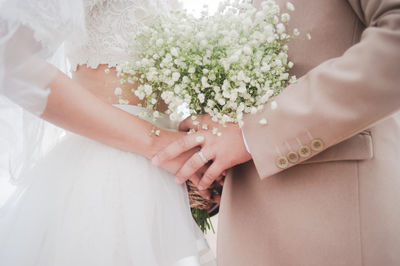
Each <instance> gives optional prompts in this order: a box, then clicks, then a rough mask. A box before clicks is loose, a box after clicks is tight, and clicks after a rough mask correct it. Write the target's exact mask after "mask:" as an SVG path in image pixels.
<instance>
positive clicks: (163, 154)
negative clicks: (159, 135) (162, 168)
mask: <svg viewBox="0 0 400 266" xmlns="http://www.w3.org/2000/svg"><path fill="white" fill-rule="evenodd" d="M204 140H205V139H204V136H203V135H200V134H192V135H187V136H185V137H183V138H180V139H178V140H177V141H175V142H173V143H171V144H170V145H168V146H167V147H166V148H165V149H164V150H162V151H160V152H159V153H158V154H157V155H156V156H154V157H153V159H152V160H151V162H152V163H153V164H154V165H157V166H159V165H162V164H163V163H164V162H166V161H169V160H172V159H174V158H176V157H178V156H179V155H180V154H182V153H184V152H185V151H188V150H191V149H192V148H194V147H196V146H200V145H202V144H203V143H204Z"/></svg>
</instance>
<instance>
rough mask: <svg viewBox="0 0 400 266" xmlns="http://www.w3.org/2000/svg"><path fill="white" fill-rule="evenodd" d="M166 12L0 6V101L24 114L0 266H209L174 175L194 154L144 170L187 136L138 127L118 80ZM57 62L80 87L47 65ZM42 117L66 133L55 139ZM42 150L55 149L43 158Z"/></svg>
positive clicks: (162, 123) (122, 5) (168, 128)
mask: <svg viewBox="0 0 400 266" xmlns="http://www.w3.org/2000/svg"><path fill="white" fill-rule="evenodd" d="M169 8H170V6H169V3H168V2H167V1H166V0H164V1H163V0H147V1H146V0H124V1H123V0H84V1H82V2H81V1H78V0H72V1H71V0H69V1H63V0H40V1H30V0H11V1H2V3H0V94H1V95H2V96H1V98H2V99H1V100H2V103H4V102H5V101H9V100H11V101H13V102H14V103H16V104H18V105H19V106H21V107H22V108H24V109H25V111H23V113H22V117H23V120H22V121H23V122H24V123H23V128H24V132H23V137H22V140H20V141H18V142H17V143H16V145H14V148H17V147H19V149H18V150H20V151H22V152H20V153H19V154H18V155H20V156H14V157H13V158H14V160H12V161H11V164H12V166H15V165H17V167H13V169H17V170H18V171H17V170H15V171H13V175H14V180H16V182H17V191H16V193H15V194H14V195H13V196H12V197H11V198H10V199H9V200H8V202H7V203H6V204H5V206H4V207H2V209H0V264H1V265H5V266H34V265H40V266H71V265H74V266H91V265H96V266H102V265H104V266H125V265H126V266H128V265H129V266H172V265H185V266H186V265H187V266H195V265H205V264H201V263H200V254H203V253H204V252H205V250H206V249H207V245H206V244H205V242H204V239H203V237H202V235H201V232H200V231H199V229H198V228H197V227H196V225H195V223H194V222H193V219H192V217H191V212H190V208H189V203H188V198H187V192H186V190H185V188H184V187H182V186H179V185H176V184H175V183H174V181H173V178H172V175H171V174H170V173H175V172H176V171H177V170H178V169H179V168H180V166H181V165H182V164H183V162H184V161H185V160H186V159H187V158H189V157H190V156H191V155H192V153H193V152H194V151H192V152H188V153H187V154H185V155H183V156H181V157H180V158H178V159H177V160H175V161H173V162H171V163H170V164H169V165H166V166H165V169H164V170H163V169H159V168H156V167H155V166H153V165H152V164H151V163H150V162H149V160H148V158H151V157H152V156H153V155H154V154H155V153H156V152H157V151H159V150H160V149H162V148H163V147H165V146H166V145H168V144H169V143H171V142H172V141H175V140H177V139H178V138H180V137H182V134H184V133H179V132H176V131H175V130H174V129H175V128H176V127H175V125H174V124H173V123H172V122H171V121H170V120H169V119H168V117H167V116H164V117H162V118H161V119H159V120H157V122H156V124H153V123H152V122H151V121H145V120H142V119H140V118H138V117H137V115H138V114H139V113H140V112H142V111H143V109H144V108H142V107H140V103H141V102H140V101H139V99H137V98H135V97H134V96H133V94H129V93H127V94H126V95H122V97H123V98H124V100H127V101H128V102H124V103H129V104H124V105H121V104H120V97H121V96H120V95H119V92H120V89H119V87H120V86H121V85H120V84H119V81H118V79H117V77H116V73H115V66H117V65H118V64H121V63H124V62H125V61H126V60H127V59H128V58H129V59H130V60H132V59H134V58H131V57H130V55H128V54H127V53H126V52H125V47H126V44H127V42H128V41H129V38H130V37H131V33H132V31H134V30H135V29H136V27H137V26H138V25H139V24H140V23H148V22H150V21H151V14H153V13H155V12H158V13H159V12H164V11H166V10H168V9H169ZM63 47H64V49H63ZM64 50H65V53H64V52H63V51H64ZM60 51H61V52H60ZM60 54H61V55H66V57H67V58H68V61H69V62H70V64H71V70H72V78H70V77H68V76H67V75H66V74H64V73H63V72H61V71H60V70H58V69H57V68H55V67H54V66H53V65H51V64H49V63H48V59H49V58H54V57H55V56H59V55H60ZM46 60H47V61H46ZM134 87H135V85H134V84H131V86H130V87H124V90H122V91H127V90H125V89H133V88H134ZM115 92H117V93H115ZM7 105H8V106H13V108H14V109H16V110H17V108H16V107H15V106H14V104H11V103H9V102H7ZM160 109H161V111H162V105H161V108H160ZM27 111H29V113H28V112H27ZM32 114H34V115H36V117H35V116H33V115H32ZM38 116H40V117H42V118H44V119H45V120H47V121H50V122H51V123H53V124H56V125H58V126H60V127H63V128H65V129H67V130H68V132H67V133H66V135H65V136H64V137H62V138H60V137H59V136H60V135H57V137H56V138H52V139H49V137H48V136H49V135H48V134H46V133H45V132H46V131H45V130H43V121H40V120H41V119H38ZM0 122H1V121H0ZM46 127H47V128H48V127H49V126H48V125H46V126H45V128H46ZM158 130H160V134H159V136H158V134H151V132H152V131H153V132H154V131H158ZM72 132H74V133H72ZM1 135H2V137H3V138H7V137H10V135H12V134H8V136H6V132H2V133H1ZM13 137H14V136H13ZM43 140H46V142H51V140H55V143H56V145H55V146H54V147H53V148H52V149H50V150H49V151H48V152H46V153H42V152H41V151H42V148H43V147H44V143H45V142H44V141H43ZM15 162H16V163H17V164H15ZM169 172H170V173H169ZM211 263H213V262H211Z"/></svg>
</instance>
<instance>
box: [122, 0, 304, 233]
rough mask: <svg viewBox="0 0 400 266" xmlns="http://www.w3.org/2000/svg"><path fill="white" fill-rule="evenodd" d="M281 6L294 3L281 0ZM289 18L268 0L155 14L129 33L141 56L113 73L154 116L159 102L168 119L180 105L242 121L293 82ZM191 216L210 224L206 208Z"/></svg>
mask: <svg viewBox="0 0 400 266" xmlns="http://www.w3.org/2000/svg"><path fill="white" fill-rule="evenodd" d="M286 9H287V10H288V11H293V10H294V7H293V5H292V4H291V3H288V4H287V5H286ZM289 20H290V14H289V13H286V12H281V10H280V7H279V6H278V5H277V4H276V3H275V2H274V1H272V0H267V1H263V2H262V4H261V9H260V10H257V9H256V8H255V7H254V6H253V5H252V4H251V1H226V2H224V3H222V4H221V5H220V7H219V10H218V12H217V13H216V14H214V15H208V13H207V12H206V11H204V12H203V14H202V16H201V17H199V18H196V17H194V16H192V15H190V14H188V13H187V12H185V11H172V12H171V13H169V14H166V15H159V16H157V17H156V18H155V19H154V23H152V24H151V25H143V26H142V27H140V29H139V30H138V31H137V32H136V33H135V34H134V36H133V39H132V42H131V43H130V45H129V47H128V51H129V52H130V53H132V54H136V55H138V56H139V57H140V60H138V61H136V62H127V63H126V64H123V65H120V66H118V67H117V71H118V76H119V78H120V81H121V83H126V82H128V83H138V87H137V89H135V90H133V93H134V94H135V95H136V96H137V97H139V98H140V99H142V100H144V102H145V107H146V109H147V110H149V113H150V115H151V116H152V117H153V118H154V119H157V118H158V117H159V116H160V113H159V111H158V110H157V108H158V105H159V104H160V102H162V101H163V102H165V104H166V105H167V106H168V110H167V111H166V114H168V115H169V116H170V118H171V119H172V120H177V119H179V118H180V117H181V115H180V112H181V110H182V106H185V108H186V110H187V112H189V113H190V114H191V115H192V116H193V117H194V118H195V115H198V114H209V115H210V116H211V117H212V119H213V120H214V121H215V122H219V123H221V124H225V123H238V124H239V126H242V125H243V120H242V119H243V115H244V114H246V113H256V112H257V111H259V110H261V109H263V108H264V106H265V104H267V103H268V102H270V103H271V107H272V108H275V107H276V103H275V102H274V101H273V98H274V96H276V95H278V94H279V93H280V92H281V91H282V90H283V89H284V88H285V87H286V86H287V83H293V82H295V81H296V77H295V76H291V75H290V74H289V70H290V68H292V67H293V63H292V62H290V61H288V45H287V44H288V42H289V41H290V39H291V38H292V37H293V36H297V35H298V34H299V31H298V30H297V29H295V30H294V31H293V33H288V32H287V30H286V27H287V23H288V22H289ZM264 120H265V119H263V120H261V121H260V123H261V124H266V120H265V121H264ZM215 134H219V133H218V132H215ZM192 189H193V188H192ZM192 213H193V214H194V216H195V219H196V221H197V222H198V223H199V225H200V227H201V229H202V230H203V231H204V230H205V229H206V227H208V228H210V225H209V223H208V222H207V219H204V217H205V215H207V214H206V213H207V212H199V211H198V210H197V209H194V210H192Z"/></svg>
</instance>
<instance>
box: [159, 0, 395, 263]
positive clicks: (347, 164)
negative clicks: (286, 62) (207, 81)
mask: <svg viewBox="0 0 400 266" xmlns="http://www.w3.org/2000/svg"><path fill="white" fill-rule="evenodd" d="M256 2H257V4H259V2H260V1H256ZM278 2H281V7H282V9H284V8H285V6H286V2H285V1H278ZM293 4H294V6H295V7H296V10H295V11H294V12H292V13H291V17H292V19H291V21H290V25H291V27H292V28H291V29H290V30H293V28H294V27H296V28H298V29H299V30H300V31H301V32H302V33H303V36H304V35H305V34H306V33H308V32H310V33H311V36H312V39H311V40H309V41H308V40H305V38H303V39H302V38H297V39H295V40H293V41H292V42H291V43H290V49H289V55H290V59H291V61H293V62H294V63H295V67H294V68H293V73H292V74H295V75H297V77H300V79H299V80H298V82H297V83H296V84H293V85H290V86H289V87H288V88H287V89H286V90H285V91H284V92H282V93H281V94H280V95H279V96H278V97H277V98H276V102H277V103H278V107H277V108H276V109H272V108H270V106H266V108H265V109H264V111H262V112H259V113H258V114H255V115H248V116H247V117H245V123H244V127H243V135H244V139H245V140H247V144H248V150H249V152H250V153H249V152H248V151H247V149H246V145H245V141H244V140H243V136H242V131H241V130H240V129H239V128H238V127H237V126H236V125H228V127H226V128H224V127H221V128H220V131H221V132H222V137H218V136H217V135H215V134H212V132H210V131H206V130H201V131H199V132H197V133H195V134H192V135H188V137H186V138H184V139H182V140H181V141H178V142H176V143H174V144H172V145H171V146H169V147H168V148H166V150H164V151H162V152H161V153H160V154H159V155H158V156H156V157H155V158H154V159H153V162H154V163H155V164H160V163H162V162H163V161H165V160H168V159H169V158H172V157H174V156H176V155H177V154H179V153H181V152H182V151H184V150H186V149H190V148H192V147H194V146H201V147H202V148H201V152H199V153H197V154H196V155H194V156H193V157H192V158H191V159H190V160H189V161H188V162H187V163H186V165H185V166H184V167H183V168H182V169H181V170H180V172H179V173H178V174H177V177H176V178H177V181H178V182H184V181H185V177H187V176H191V174H192V173H194V172H195V170H196V169H197V168H199V167H200V166H202V165H203V164H204V163H205V162H207V161H209V160H212V161H213V163H212V164H211V166H210V167H209V169H208V170H207V172H206V173H205V175H204V177H203V178H202V180H201V181H200V184H199V186H200V187H202V188H206V187H208V186H209V185H210V184H211V182H212V181H213V180H215V179H216V178H217V177H218V176H220V174H221V173H222V171H223V170H225V169H227V168H230V167H232V166H234V165H238V164H240V165H238V166H236V167H235V168H234V169H233V171H231V173H230V174H229V176H228V177H227V178H226V182H225V186H224V192H223V196H222V203H221V211H220V218H219V226H218V231H219V233H218V256H217V257H218V262H219V264H218V265H219V266H264V265H271V266H276V265H284V266H286V265H293V266H299V265H306V266H312V265H315V266H329V265H332V266H336V265H348V266H358V265H365V266H380V265H385V266H395V265H396V266H397V265H400V163H399V159H400V115H399V114H396V112H397V111H398V110H399V109H400V0H348V1H345V0H313V1H312V0H293ZM201 120H202V123H208V124H209V125H210V126H209V127H210V128H212V127H213V126H217V125H211V124H212V122H211V121H210V119H209V117H207V116H203V117H201ZM260 122H261V123H260ZM265 122H267V123H265ZM189 127H194V125H192V123H191V120H187V121H185V122H184V123H183V124H182V125H181V128H182V129H187V128H189ZM243 163H244V164H243ZM194 181H195V182H196V180H194Z"/></svg>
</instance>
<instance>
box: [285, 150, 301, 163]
mask: <svg viewBox="0 0 400 266" xmlns="http://www.w3.org/2000/svg"><path fill="white" fill-rule="evenodd" d="M287 159H288V160H289V162H291V163H297V162H298V160H299V155H297V153H295V152H294V151H292V152H289V153H288V155H287Z"/></svg>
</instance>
